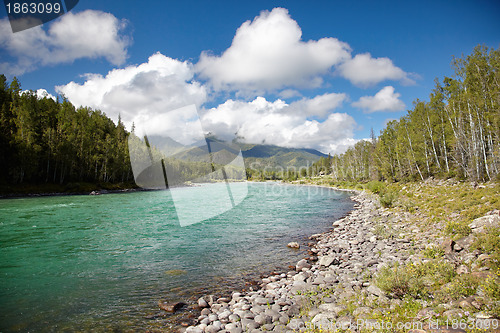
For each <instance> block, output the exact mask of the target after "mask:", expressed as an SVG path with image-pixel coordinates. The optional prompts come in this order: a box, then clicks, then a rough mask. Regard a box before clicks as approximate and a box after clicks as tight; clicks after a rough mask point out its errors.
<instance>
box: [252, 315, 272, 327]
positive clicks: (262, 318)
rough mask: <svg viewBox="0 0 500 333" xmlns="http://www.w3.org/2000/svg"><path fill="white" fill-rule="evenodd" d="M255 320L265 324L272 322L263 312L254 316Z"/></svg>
mask: <svg viewBox="0 0 500 333" xmlns="http://www.w3.org/2000/svg"><path fill="white" fill-rule="evenodd" d="M254 320H255V322H256V323H257V324H259V325H265V324H270V323H272V318H271V317H270V316H268V315H265V314H259V315H256V316H255V318H254Z"/></svg>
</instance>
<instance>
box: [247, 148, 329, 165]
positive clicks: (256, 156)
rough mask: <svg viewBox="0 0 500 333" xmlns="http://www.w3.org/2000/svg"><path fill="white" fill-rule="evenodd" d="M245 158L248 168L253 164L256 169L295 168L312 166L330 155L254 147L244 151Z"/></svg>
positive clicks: (305, 150)
mask: <svg viewBox="0 0 500 333" xmlns="http://www.w3.org/2000/svg"><path fill="white" fill-rule="evenodd" d="M242 153H243V157H244V158H245V163H246V165H247V167H250V166H251V165H252V164H253V165H254V166H255V167H258V165H261V166H262V167H265V166H270V167H283V168H286V167H295V168H300V167H302V166H311V165H312V164H313V163H314V162H316V161H317V160H319V159H320V157H326V156H328V155H325V154H323V153H322V152H320V151H317V150H315V149H306V148H285V147H279V146H272V145H254V146H253V147H251V148H249V149H247V150H243V149H242Z"/></svg>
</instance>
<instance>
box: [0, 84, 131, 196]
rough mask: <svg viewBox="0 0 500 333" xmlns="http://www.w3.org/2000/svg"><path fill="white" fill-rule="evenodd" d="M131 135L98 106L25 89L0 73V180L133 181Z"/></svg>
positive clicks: (9, 182)
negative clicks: (43, 96)
mask: <svg viewBox="0 0 500 333" xmlns="http://www.w3.org/2000/svg"><path fill="white" fill-rule="evenodd" d="M128 135H129V134H128V133H127V131H126V130H125V128H124V126H123V124H122V123H121V121H120V120H118V124H114V123H113V121H111V119H109V118H107V117H106V116H105V115H104V114H103V113H101V112H100V111H98V110H92V109H90V108H83V107H82V108H78V109H76V108H75V107H74V106H73V105H72V104H71V103H70V102H68V101H67V100H62V101H54V100H52V99H50V98H47V97H45V98H38V97H37V95H36V93H35V92H33V91H28V92H24V93H21V85H20V83H19V81H18V80H17V79H16V78H14V79H13V80H12V82H11V83H10V85H9V84H8V83H7V81H6V78H5V76H3V75H0V154H1V155H2V159H3V162H2V163H1V164H0V184H2V185H3V187H4V188H7V187H9V186H10V185H16V186H19V185H20V184H42V183H43V184H47V183H53V184H67V183H70V182H86V183H93V184H95V183H124V182H130V181H132V180H133V179H132V173H131V167H130V162H129V155H128V147H127V137H128Z"/></svg>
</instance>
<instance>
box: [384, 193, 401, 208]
mask: <svg viewBox="0 0 500 333" xmlns="http://www.w3.org/2000/svg"><path fill="white" fill-rule="evenodd" d="M397 197H398V196H397V194H396V193H395V192H392V191H389V192H387V193H385V194H382V195H381V196H380V204H381V205H382V207H385V208H391V207H392V206H393V205H394V203H395V201H396V199H397Z"/></svg>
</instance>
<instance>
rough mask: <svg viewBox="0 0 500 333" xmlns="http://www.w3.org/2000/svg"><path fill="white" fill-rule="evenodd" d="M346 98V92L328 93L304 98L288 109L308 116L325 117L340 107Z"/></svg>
mask: <svg viewBox="0 0 500 333" xmlns="http://www.w3.org/2000/svg"><path fill="white" fill-rule="evenodd" d="M346 99H347V95H346V94H337V93H326V94H323V95H319V96H316V97H314V98H312V99H310V98H302V99H301V100H299V101H296V102H293V103H291V104H290V108H289V109H288V110H287V111H288V112H296V113H297V114H302V115H306V116H319V117H324V116H326V115H327V114H329V113H330V112H332V111H333V110H335V109H336V108H338V107H340V106H341V105H342V103H343V102H344V101H345V100H346Z"/></svg>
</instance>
